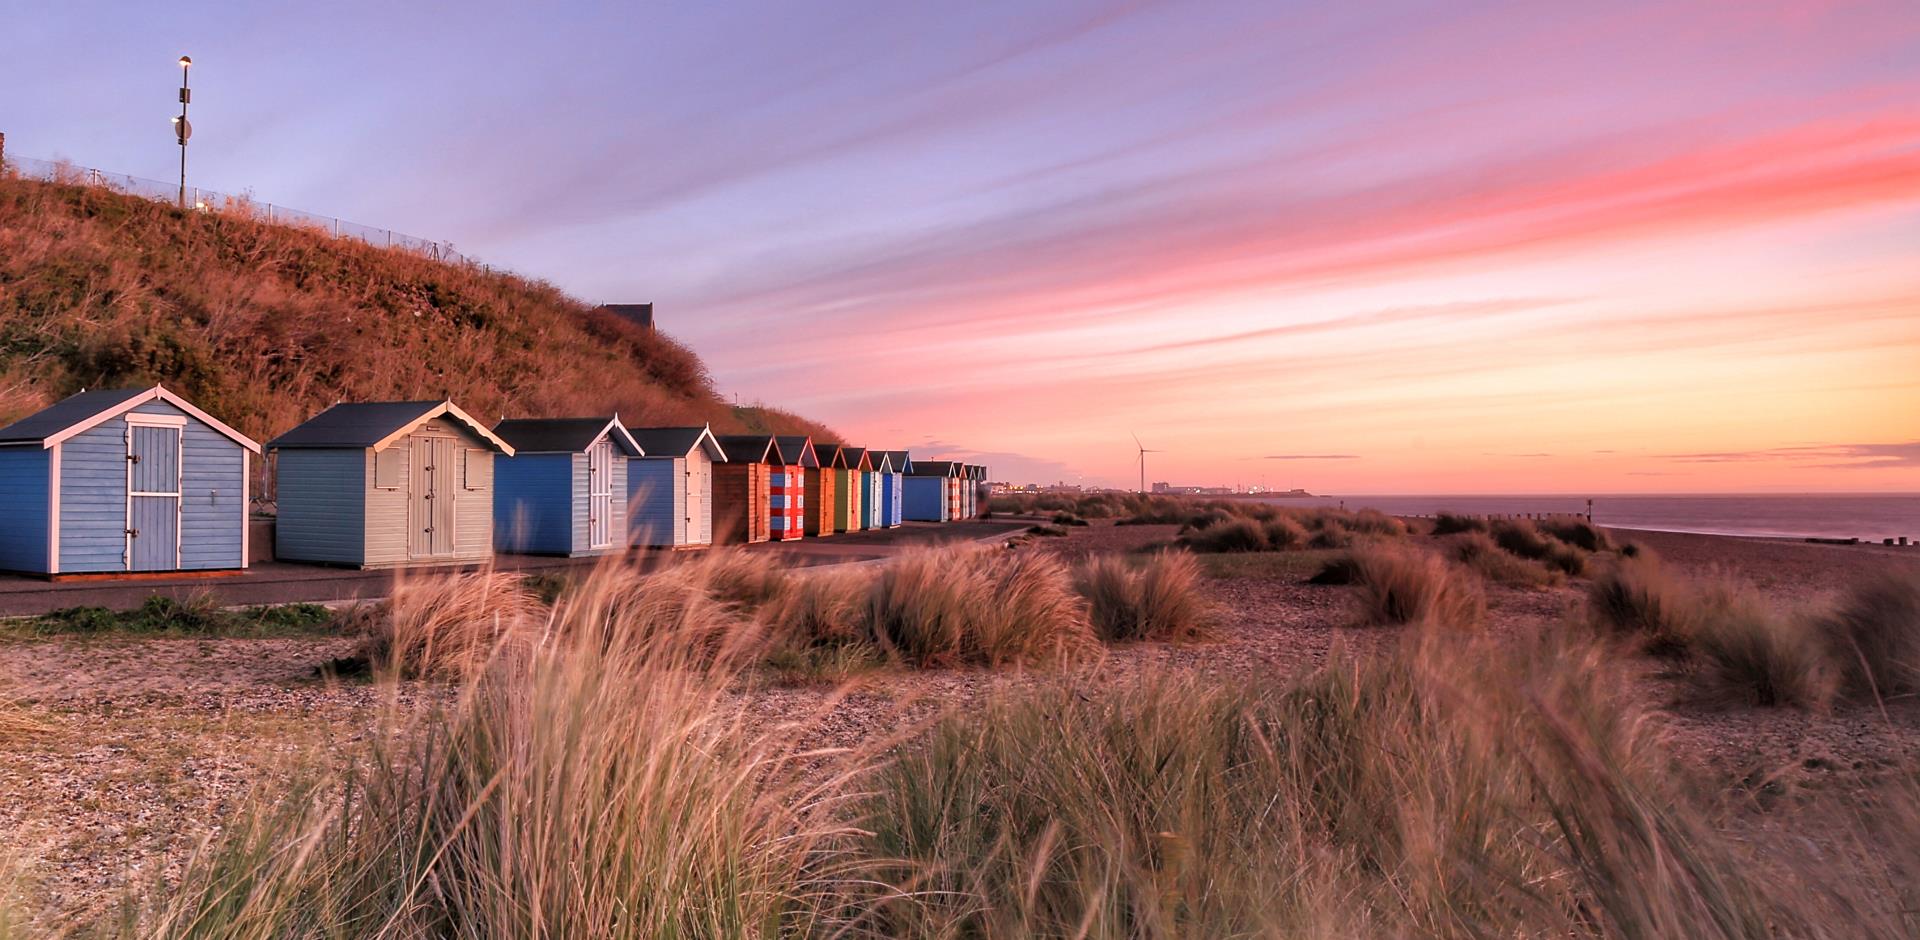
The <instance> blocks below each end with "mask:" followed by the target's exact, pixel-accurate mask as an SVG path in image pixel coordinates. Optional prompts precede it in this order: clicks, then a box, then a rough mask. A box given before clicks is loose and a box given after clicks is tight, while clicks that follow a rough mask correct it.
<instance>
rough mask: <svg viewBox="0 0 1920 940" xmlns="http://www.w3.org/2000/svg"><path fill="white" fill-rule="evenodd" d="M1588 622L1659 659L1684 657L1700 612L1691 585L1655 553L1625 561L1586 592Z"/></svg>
mask: <svg viewBox="0 0 1920 940" xmlns="http://www.w3.org/2000/svg"><path fill="white" fill-rule="evenodd" d="M1587 612H1588V621H1589V622H1590V623H1591V624H1592V625H1593V626H1595V627H1597V628H1599V629H1600V630H1601V631H1602V632H1605V633H1608V634H1611V635H1613V636H1616V637H1621V638H1624V639H1628V640H1630V641H1632V642H1634V643H1637V644H1639V645H1641V646H1642V647H1643V648H1644V649H1645V650H1646V651H1648V652H1651V653H1654V654H1656V655H1677V654H1679V653H1681V652H1684V651H1685V649H1686V645H1687V641H1688V639H1689V638H1690V637H1691V636H1692V635H1693V634H1694V633H1696V632H1697V631H1698V624H1699V620H1700V606H1699V604H1698V602H1697V601H1696V600H1695V598H1694V596H1693V594H1692V591H1691V589H1690V587H1689V585H1688V584H1687V583H1686V582H1685V581H1683V580H1682V579H1680V578H1678V577H1676V576H1674V575H1673V574H1671V573H1669V572H1668V571H1667V570H1666V568H1665V566H1663V565H1662V564H1661V563H1660V560H1659V559H1658V558H1656V557H1655V556H1653V555H1652V554H1651V553H1648V552H1642V553H1640V554H1638V555H1636V556H1634V557H1631V558H1629V557H1622V558H1620V559H1619V560H1617V561H1615V562H1614V563H1613V564H1612V565H1610V566H1608V567H1607V569H1606V570H1605V571H1603V572H1601V573H1600V574H1599V575H1598V576H1596V577H1595V578H1594V579H1593V583H1592V584H1591V585H1589V586H1588V588H1587Z"/></svg>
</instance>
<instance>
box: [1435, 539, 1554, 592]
mask: <svg viewBox="0 0 1920 940" xmlns="http://www.w3.org/2000/svg"><path fill="white" fill-rule="evenodd" d="M1452 553H1453V559H1454V560H1455V561H1457V562H1459V563H1460V564H1462V565H1465V566H1466V567H1467V568H1470V569H1472V570H1473V571H1474V572H1476V573H1478V574H1479V575H1480V576H1481V577H1483V578H1485V579H1487V580H1488V581H1491V582H1493V583H1495V584H1509V585H1514V586H1517V587H1533V588H1546V587H1558V586H1559V585H1562V584H1565V583H1566V580H1567V579H1566V575H1565V574H1564V573H1563V572H1560V571H1557V570H1554V569H1550V568H1547V567H1544V566H1542V565H1539V564H1536V563H1534V562H1531V561H1528V560H1527V559H1524V558H1519V557H1516V556H1514V555H1513V554H1511V553H1509V552H1508V551H1507V550H1506V549H1503V548H1501V547H1500V546H1499V545H1498V544H1496V543H1495V542H1494V540H1493V538H1492V537H1490V536H1488V535H1487V534H1486V533H1485V532H1467V533H1465V534H1463V535H1461V536H1460V537H1459V538H1457V539H1455V540H1454V542H1453V545H1452Z"/></svg>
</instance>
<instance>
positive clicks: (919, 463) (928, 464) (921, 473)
mask: <svg viewBox="0 0 1920 940" xmlns="http://www.w3.org/2000/svg"><path fill="white" fill-rule="evenodd" d="M907 472H908V473H911V474H913V475H914V476H917V477H957V476H959V475H960V465H959V464H957V463H954V462H953V461H951V460H916V461H914V462H913V469H912V470H909V471H907Z"/></svg>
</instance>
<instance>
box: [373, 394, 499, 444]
mask: <svg viewBox="0 0 1920 940" xmlns="http://www.w3.org/2000/svg"><path fill="white" fill-rule="evenodd" d="M441 415H447V416H448V417H451V418H452V419H454V420H455V421H458V422H460V423H461V424H464V425H466V426H467V430H469V431H472V432H473V433H474V434H475V436H477V437H479V438H480V439H481V440H483V441H485V442H486V443H487V445H488V446H490V447H492V448H493V449H494V450H497V451H499V452H500V453H502V454H505V455H507V456H508V457H511V456H513V445H512V444H509V443H507V442H506V441H503V440H501V439H500V437H499V435H497V434H494V433H493V432H492V431H489V430H487V426H486V425H484V424H481V423H480V422H478V421H475V420H473V416H472V415H470V414H467V413H466V412H464V411H461V410H460V406H459V405H456V404H454V403H453V402H450V401H443V402H441V403H440V404H438V405H435V406H433V407H432V408H430V409H428V410H427V411H426V413H424V414H422V415H420V416H419V417H417V418H415V419H413V420H412V421H409V422H407V423H406V424H404V425H402V426H400V427H399V428H396V429H395V430H394V432H393V433H392V434H389V435H387V436H386V437H383V438H381V439H379V440H378V441H375V442H374V443H373V446H372V447H370V448H368V449H369V450H380V449H381V448H383V447H386V446H387V445H389V444H392V443H393V442H394V441H397V440H399V439H401V438H403V437H406V436H407V435H408V434H411V433H413V429H414V428H417V427H419V426H420V425H422V424H425V423H427V422H428V421H432V420H433V419H435V418H438V417H440V416H441Z"/></svg>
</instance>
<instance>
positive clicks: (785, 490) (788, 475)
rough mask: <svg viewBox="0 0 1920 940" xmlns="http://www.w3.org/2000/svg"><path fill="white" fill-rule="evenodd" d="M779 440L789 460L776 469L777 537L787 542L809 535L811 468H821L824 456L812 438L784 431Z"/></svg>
mask: <svg viewBox="0 0 1920 940" xmlns="http://www.w3.org/2000/svg"><path fill="white" fill-rule="evenodd" d="M778 441H779V444H780V453H781V455H782V456H783V457H785V458H786V463H785V464H783V465H781V466H778V467H775V468H774V469H773V477H772V481H771V482H772V487H773V507H772V508H773V538H774V540H775V541H779V542H784V541H787V540H789V539H797V538H800V537H802V536H803V535H805V534H806V531H807V471H808V470H817V469H819V467H820V459H819V458H818V457H817V456H815V454H814V452H813V438H811V437H807V436H806V435H804V434H783V435H781V436H780V437H779V438H778Z"/></svg>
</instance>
